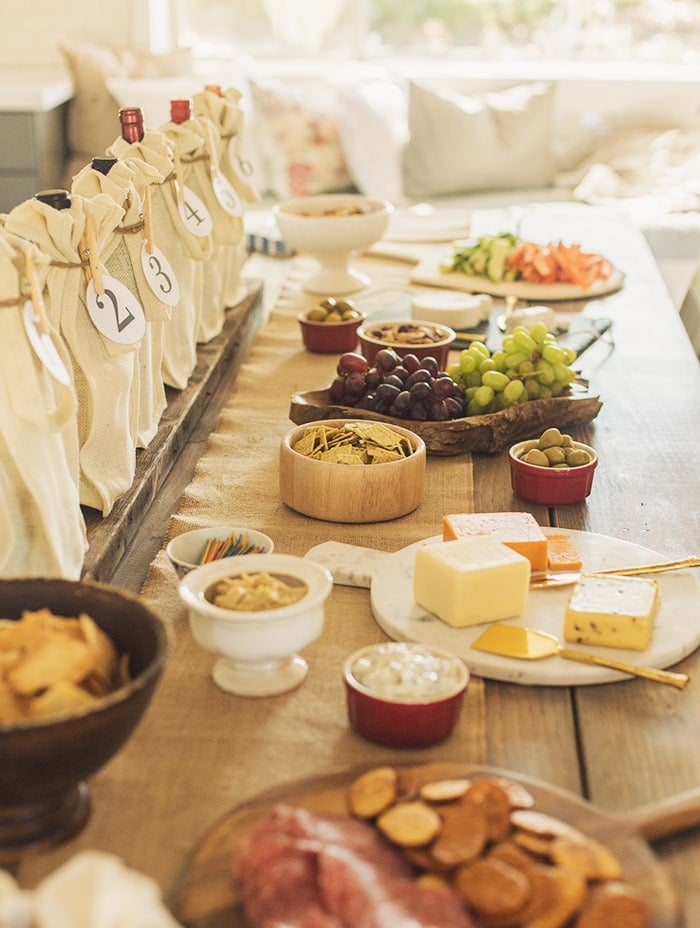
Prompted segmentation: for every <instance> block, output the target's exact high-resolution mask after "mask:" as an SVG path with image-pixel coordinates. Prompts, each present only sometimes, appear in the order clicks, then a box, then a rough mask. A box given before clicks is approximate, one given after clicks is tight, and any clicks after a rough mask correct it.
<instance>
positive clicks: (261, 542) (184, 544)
mask: <svg viewBox="0 0 700 928" xmlns="http://www.w3.org/2000/svg"><path fill="white" fill-rule="evenodd" d="M232 535H233V536H238V537H239V538H240V539H241V541H242V542H244V543H245V544H246V546H247V545H253V546H254V547H255V548H260V549H261V550H260V551H255V552H246V550H245V549H244V550H243V551H242V552H241V554H240V555H239V554H229V555H226V560H228V558H231V557H241V556H242V555H243V554H245V553H251V554H253V553H254V554H271V553H272V552H273V551H274V549H275V544H274V542H273V540H272V539H271V538H270V537H269V536H268V535H264V534H263V533H262V532H258V531H256V530H255V529H250V528H240V527H238V526H235V525H213V526H210V527H209V528H197V529H193V530H192V531H191V532H183V533H182V534H181V535H177V536H176V537H175V538H172V539H171V540H170V541H169V542H168V544H167V546H166V548H165V553H166V554H167V555H168V558H169V560H170V563H171V564H172V565H173V567H174V568H175V570H176V572H177V575H178V577H184V576H185V574H187V573H189V572H190V571H191V570H194V569H195V567H201V566H202V555H203V554H204V549H205V547H206V544H207V542H208V541H211V540H214V541H225V540H226V539H227V538H229V537H230V536H232Z"/></svg>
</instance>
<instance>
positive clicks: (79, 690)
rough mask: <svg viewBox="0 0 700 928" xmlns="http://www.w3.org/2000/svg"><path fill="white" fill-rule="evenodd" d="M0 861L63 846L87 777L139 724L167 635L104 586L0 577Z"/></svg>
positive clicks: (76, 823)
mask: <svg viewBox="0 0 700 928" xmlns="http://www.w3.org/2000/svg"><path fill="white" fill-rule="evenodd" d="M0 602H1V603H2V606H1V607H0V755H2V758H3V762H2V763H1V764H0V864H5V863H8V862H10V863H11V862H12V861H13V860H16V859H18V858H19V857H20V856H21V855H23V854H24V853H26V852H27V851H29V850H34V849H40V848H44V847H48V846H52V845H54V844H58V843H61V842H63V841H67V840H68V839H70V838H71V837H73V836H74V835H75V834H77V833H78V832H79V831H80V830H81V828H82V826H83V825H84V824H85V822H86V821H87V818H88V816H89V814H90V804H91V800H90V794H89V790H88V786H87V780H88V778H89V777H90V776H91V775H92V774H94V773H96V772H97V771H98V770H99V769H100V768H102V767H103V766H104V765H105V764H106V763H107V762H108V761H109V760H110V759H111V758H112V757H113V756H114V755H115V754H116V753H117V752H118V751H119V749H120V748H121V747H122V745H123V744H124V743H125V742H126V741H127V739H128V738H129V737H130V735H131V734H132V732H133V730H134V729H135V728H136V726H137V725H138V723H139V722H140V720H141V718H142V716H143V714H144V713H145V712H146V709H147V708H148V705H149V703H150V701H151V698H152V696H153V693H154V690H155V688H156V685H157V683H158V680H159V679H160V677H161V674H162V671H163V667H164V665H165V661H166V657H167V651H168V643H169V635H168V632H167V628H166V626H165V625H164V623H163V622H162V621H161V619H160V618H159V617H158V616H157V615H156V614H155V613H154V612H152V611H151V610H150V609H149V608H148V607H147V606H146V605H145V603H143V601H142V600H140V599H139V598H138V597H136V596H132V595H131V594H129V593H127V592H125V591H123V590H120V589H118V588H117V587H112V586H108V585H105V584H98V583H88V582H78V581H70V580H61V579H43V578H29V579H17V580H2V581H0Z"/></svg>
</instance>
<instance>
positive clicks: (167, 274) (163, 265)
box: [141, 242, 180, 306]
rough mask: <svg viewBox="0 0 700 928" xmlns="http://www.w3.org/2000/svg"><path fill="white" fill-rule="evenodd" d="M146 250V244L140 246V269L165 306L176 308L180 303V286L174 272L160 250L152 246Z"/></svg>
mask: <svg viewBox="0 0 700 928" xmlns="http://www.w3.org/2000/svg"><path fill="white" fill-rule="evenodd" d="M151 248H152V249H153V250H152V251H149V250H148V245H147V244H146V242H144V243H143V245H142V246H141V267H142V268H143V273H144V276H145V277H146V281H147V283H148V286H149V287H150V288H151V290H152V291H153V292H154V293H155V295H156V296H157V297H158V299H159V300H161V301H162V302H163V303H165V305H166V306H177V304H178V303H179V302H180V284H179V283H178V282H177V277H176V276H175V271H173V269H172V267H171V265H170V262H169V261H168V259H167V258H166V257H165V255H164V254H163V252H162V251H161V250H160V248H157V247H156V246H155V245H152V246H151Z"/></svg>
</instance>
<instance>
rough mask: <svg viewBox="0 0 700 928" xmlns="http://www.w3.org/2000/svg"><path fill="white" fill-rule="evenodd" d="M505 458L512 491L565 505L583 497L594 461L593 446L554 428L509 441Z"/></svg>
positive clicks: (588, 489) (537, 500)
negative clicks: (512, 441)
mask: <svg viewBox="0 0 700 928" xmlns="http://www.w3.org/2000/svg"><path fill="white" fill-rule="evenodd" d="M508 459H509V462H510V480H511V486H512V488H513V492H514V493H517V494H518V496H520V497H522V499H526V500H528V501H529V502H532V503H541V504H542V505H544V506H565V505H568V504H571V503H580V502H582V501H583V500H584V499H586V497H587V496H588V495H589V494H590V492H591V487H592V485H593V473H594V471H595V469H596V467H597V465H598V455H597V453H596V451H595V449H594V448H592V447H591V446H590V445H585V444H583V443H582V442H579V441H574V440H573V438H572V437H571V436H570V435H567V434H563V433H562V432H560V431H559V429H557V428H548V429H545V431H544V432H543V433H542V434H541V435H540V437H539V438H533V439H529V440H528V441H519V442H518V443H517V444H515V445H512V446H511V447H510V449H509V451H508Z"/></svg>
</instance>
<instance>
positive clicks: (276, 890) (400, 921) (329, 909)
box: [232, 804, 475, 928]
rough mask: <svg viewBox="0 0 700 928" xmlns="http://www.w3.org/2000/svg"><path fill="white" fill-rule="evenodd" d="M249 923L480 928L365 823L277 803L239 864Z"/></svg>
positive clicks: (236, 871)
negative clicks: (425, 882)
mask: <svg viewBox="0 0 700 928" xmlns="http://www.w3.org/2000/svg"><path fill="white" fill-rule="evenodd" d="M232 872H233V878H234V880H235V882H236V884H237V886H238V889H239V892H240V896H241V900H242V903H243V908H244V910H245V913H246V919H247V922H248V925H249V928H389V926H391V928H475V926H474V922H473V921H472V920H471V919H470V918H469V916H468V914H467V913H466V911H465V909H464V906H463V905H462V903H461V901H460V900H459V898H458V897H457V896H456V895H455V894H453V893H451V892H450V891H449V890H444V889H437V888H434V887H427V886H421V885H420V884H418V883H416V882H415V880H414V878H413V877H414V874H413V870H412V869H411V867H410V865H409V864H408V863H407V862H406V861H405V860H404V858H403V857H402V856H401V855H400V854H399V853H397V852H396V850H395V849H394V848H392V847H391V846H390V845H389V844H388V843H387V842H386V841H384V839H383V838H382V837H381V836H380V835H379V834H378V833H377V832H376V831H375V829H374V828H372V827H371V826H370V825H367V824H366V823H364V822H359V821H356V820H355V819H351V818H348V817H347V816H341V815H338V816H333V815H325V814H324V815H321V814H318V813H314V812H310V811H308V810H306V809H299V808H296V807H293V806H289V805H285V804H278V805H276V806H274V807H273V809H272V810H271V812H270V814H269V816H268V817H267V818H266V819H265V820H264V821H262V822H261V823H260V824H259V825H257V826H256V827H255V828H253V829H251V831H250V832H248V834H247V835H246V837H245V839H244V840H243V841H242V842H241V845H240V847H239V849H238V853H237V854H236V857H235V859H234V861H233V870H232Z"/></svg>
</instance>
